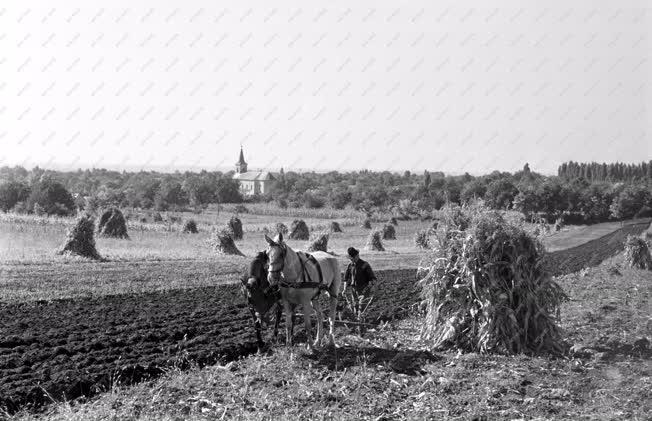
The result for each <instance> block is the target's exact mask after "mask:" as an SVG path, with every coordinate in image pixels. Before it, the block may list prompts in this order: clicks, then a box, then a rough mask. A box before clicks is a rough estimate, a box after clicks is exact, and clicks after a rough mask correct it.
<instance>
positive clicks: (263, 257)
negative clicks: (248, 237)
mask: <svg viewBox="0 0 652 421" xmlns="http://www.w3.org/2000/svg"><path fill="white" fill-rule="evenodd" d="M266 261H267V253H262V252H261V253H259V254H258V256H256V258H255V259H254V260H253V261H252V262H251V265H250V266H249V273H248V274H246V275H243V276H242V277H241V278H240V282H241V285H240V289H241V291H242V293H243V295H244V296H245V298H246V299H247V302H248V303H249V306H250V307H251V308H253V309H254V310H255V312H256V313H258V314H261V315H263V314H265V313H266V312H267V311H268V310H269V309H270V308H271V307H272V305H274V303H275V302H276V300H277V297H276V294H275V293H274V292H273V291H270V285H269V282H267V276H266V275H267V273H266V270H265V264H266Z"/></svg>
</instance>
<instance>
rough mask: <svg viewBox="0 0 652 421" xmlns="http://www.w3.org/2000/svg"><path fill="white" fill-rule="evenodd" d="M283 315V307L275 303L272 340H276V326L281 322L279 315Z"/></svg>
mask: <svg viewBox="0 0 652 421" xmlns="http://www.w3.org/2000/svg"><path fill="white" fill-rule="evenodd" d="M282 316H283V307H281V304H280V303H278V304H277V305H276V316H275V319H274V342H277V341H278V326H279V324H280V323H281V317H282Z"/></svg>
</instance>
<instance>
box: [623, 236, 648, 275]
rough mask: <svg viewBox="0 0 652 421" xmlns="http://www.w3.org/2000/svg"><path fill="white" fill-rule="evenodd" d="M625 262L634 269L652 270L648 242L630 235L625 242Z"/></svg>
mask: <svg viewBox="0 0 652 421" xmlns="http://www.w3.org/2000/svg"><path fill="white" fill-rule="evenodd" d="M625 261H626V262H627V264H628V265H629V266H631V267H633V268H636V269H647V270H652V257H651V256H650V249H649V247H648V244H647V242H646V241H645V240H643V239H642V238H639V237H635V236H633V235H628V236H627V240H626V241H625Z"/></svg>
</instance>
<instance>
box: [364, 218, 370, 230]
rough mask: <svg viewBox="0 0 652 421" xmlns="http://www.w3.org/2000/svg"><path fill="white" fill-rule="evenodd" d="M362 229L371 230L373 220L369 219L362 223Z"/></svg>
mask: <svg viewBox="0 0 652 421" xmlns="http://www.w3.org/2000/svg"><path fill="white" fill-rule="evenodd" d="M362 228H364V229H368V230H370V229H371V220H369V218H367V219H365V220H364V222H363V223H362Z"/></svg>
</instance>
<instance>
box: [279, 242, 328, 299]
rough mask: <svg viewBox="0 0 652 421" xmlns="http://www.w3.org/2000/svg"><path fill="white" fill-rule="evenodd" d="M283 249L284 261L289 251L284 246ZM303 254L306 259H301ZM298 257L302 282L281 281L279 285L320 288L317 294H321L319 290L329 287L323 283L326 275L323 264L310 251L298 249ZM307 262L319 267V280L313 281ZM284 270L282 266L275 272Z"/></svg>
mask: <svg viewBox="0 0 652 421" xmlns="http://www.w3.org/2000/svg"><path fill="white" fill-rule="evenodd" d="M282 250H283V261H285V255H286V253H287V249H286V248H285V247H283V248H282ZM302 254H303V255H304V256H305V261H304V260H303V259H301V255H302ZM297 257H298V259H299V263H300V264H301V282H299V283H297V282H287V281H279V285H280V286H282V287H284V288H318V289H319V291H318V292H317V295H319V292H321V290H322V289H328V286H326V285H324V284H323V282H324V275H323V273H322V270H321V265H320V264H319V262H318V261H317V259H315V256H313V255H312V254H310V253H305V252H302V251H298V252H297ZM306 262H310V263H312V264H313V265H315V268H317V274H318V275H319V280H318V281H317V282H315V281H313V279H312V278H311V277H310V273H309V272H308V270H307V269H306ZM282 270H283V268H282V267H281V268H280V269H278V270H277V271H274V272H280V271H282ZM306 278H307V279H306Z"/></svg>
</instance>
